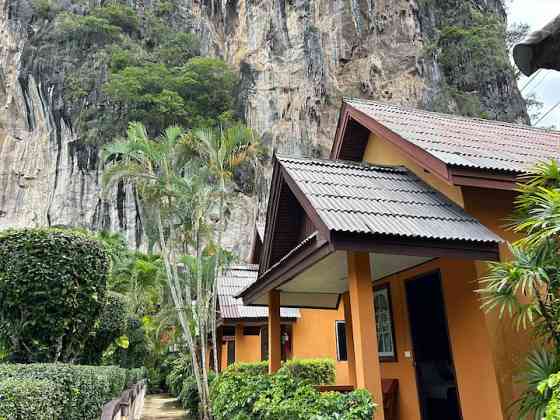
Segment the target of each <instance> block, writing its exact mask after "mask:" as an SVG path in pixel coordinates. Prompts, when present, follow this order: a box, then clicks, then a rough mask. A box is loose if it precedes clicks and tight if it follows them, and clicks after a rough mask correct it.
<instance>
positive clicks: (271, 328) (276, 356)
mask: <svg viewBox="0 0 560 420" xmlns="http://www.w3.org/2000/svg"><path fill="white" fill-rule="evenodd" d="M281 363H282V349H281V345H280V292H279V291H278V290H272V291H271V292H269V294H268V371H269V373H274V372H277V371H278V369H280V367H281Z"/></svg>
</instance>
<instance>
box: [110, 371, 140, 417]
mask: <svg viewBox="0 0 560 420" xmlns="http://www.w3.org/2000/svg"><path fill="white" fill-rule="evenodd" d="M145 396H146V381H145V380H144V381H141V382H138V383H137V384H136V385H134V386H132V387H131V388H129V389H127V390H126V391H124V392H123V393H122V394H121V396H120V397H119V398H115V399H114V400H112V401H109V402H108V403H107V404H105V405H104V406H103V411H102V412H101V420H139V419H140V415H141V414H142V407H144V397H145Z"/></svg>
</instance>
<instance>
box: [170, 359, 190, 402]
mask: <svg viewBox="0 0 560 420" xmlns="http://www.w3.org/2000/svg"><path fill="white" fill-rule="evenodd" d="M192 374H193V372H192V358H191V357H190V356H189V355H187V354H181V355H179V357H177V358H176V359H175V360H173V361H172V362H171V363H170V369H169V374H168V375H167V378H165V383H166V384H167V387H168V389H169V392H171V394H172V395H174V396H176V397H177V396H179V394H180V393H181V390H182V389H183V381H184V380H185V379H187V377H189V376H192Z"/></svg>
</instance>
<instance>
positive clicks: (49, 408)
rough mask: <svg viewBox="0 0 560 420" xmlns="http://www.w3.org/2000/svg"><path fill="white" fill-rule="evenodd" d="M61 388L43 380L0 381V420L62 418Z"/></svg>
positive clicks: (62, 396) (10, 379) (14, 379)
mask: <svg viewBox="0 0 560 420" xmlns="http://www.w3.org/2000/svg"><path fill="white" fill-rule="evenodd" d="M63 402H64V393H63V392H62V388H61V387H60V386H59V385H58V384H56V383H54V382H52V381H48V380H43V379H16V378H9V379H5V380H3V381H0V419H2V420H31V419H33V420H53V419H62V418H64V417H63Z"/></svg>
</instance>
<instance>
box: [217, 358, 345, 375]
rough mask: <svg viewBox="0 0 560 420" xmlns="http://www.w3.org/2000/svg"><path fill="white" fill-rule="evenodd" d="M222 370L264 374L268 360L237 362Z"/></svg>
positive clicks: (266, 371) (266, 370)
mask: <svg viewBox="0 0 560 420" xmlns="http://www.w3.org/2000/svg"><path fill="white" fill-rule="evenodd" d="M333 366H334V365H333ZM224 372H234V373H242V374H246V375H266V374H267V373H268V361H267V360H264V361H262V362H254V363H245V362H237V363H234V364H232V365H229V366H228V367H227V368H226V369H224Z"/></svg>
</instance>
